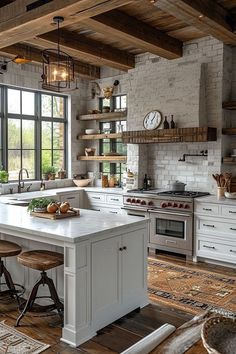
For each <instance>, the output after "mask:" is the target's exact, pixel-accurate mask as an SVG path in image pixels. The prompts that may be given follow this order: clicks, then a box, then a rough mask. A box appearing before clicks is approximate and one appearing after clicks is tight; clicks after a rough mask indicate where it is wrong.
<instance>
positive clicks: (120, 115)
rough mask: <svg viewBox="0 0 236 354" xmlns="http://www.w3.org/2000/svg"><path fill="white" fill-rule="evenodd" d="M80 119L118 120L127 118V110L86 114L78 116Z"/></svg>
mask: <svg viewBox="0 0 236 354" xmlns="http://www.w3.org/2000/svg"><path fill="white" fill-rule="evenodd" d="M77 119H78V120H83V121H85V120H86V121H94V120H104V121H116V120H126V119H127V111H126V110H125V111H119V112H108V113H93V114H84V115H81V116H78V118H77Z"/></svg>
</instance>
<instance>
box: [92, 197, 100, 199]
mask: <svg viewBox="0 0 236 354" xmlns="http://www.w3.org/2000/svg"><path fill="white" fill-rule="evenodd" d="M92 199H99V200H100V199H101V197H92Z"/></svg>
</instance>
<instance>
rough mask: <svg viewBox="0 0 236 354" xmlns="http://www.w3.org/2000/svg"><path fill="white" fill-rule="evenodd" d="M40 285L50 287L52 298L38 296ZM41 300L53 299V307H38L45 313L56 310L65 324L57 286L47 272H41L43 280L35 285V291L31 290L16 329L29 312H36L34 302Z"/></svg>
mask: <svg viewBox="0 0 236 354" xmlns="http://www.w3.org/2000/svg"><path fill="white" fill-rule="evenodd" d="M40 285H43V286H44V285H47V286H48V289H49V292H50V296H37V292H38V288H39V286H40ZM39 298H51V299H52V301H53V304H52V305H37V307H38V309H39V310H41V311H43V310H44V311H52V310H55V309H56V310H57V312H58V314H59V316H60V319H61V322H62V324H63V309H64V306H63V304H62V303H61V301H60V299H59V297H58V295H57V291H56V288H55V285H54V283H53V280H52V279H50V278H49V277H48V276H47V273H46V272H45V271H43V272H41V278H40V279H39V280H38V281H37V282H36V283H35V285H34V287H33V289H32V290H31V293H30V295H29V298H28V300H27V301H26V303H25V306H24V308H23V310H22V312H21V314H20V315H19V317H18V318H17V321H16V327H17V326H19V323H20V321H21V319H22V318H23V317H24V315H25V314H26V312H27V311H30V310H32V311H33V310H34V308H33V305H34V302H35V300H36V299H39ZM39 310H38V311H39ZM35 311H37V310H35Z"/></svg>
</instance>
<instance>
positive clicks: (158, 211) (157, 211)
mask: <svg viewBox="0 0 236 354" xmlns="http://www.w3.org/2000/svg"><path fill="white" fill-rule="evenodd" d="M148 211H149V212H150V213H155V214H165V215H174V216H175V215H176V216H184V217H191V216H192V214H181V213H171V212H169V211H160V210H156V209H148Z"/></svg>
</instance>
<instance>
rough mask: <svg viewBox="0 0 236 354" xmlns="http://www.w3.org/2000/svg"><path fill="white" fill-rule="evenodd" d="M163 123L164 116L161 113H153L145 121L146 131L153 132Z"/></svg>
mask: <svg viewBox="0 0 236 354" xmlns="http://www.w3.org/2000/svg"><path fill="white" fill-rule="evenodd" d="M161 122H162V114H161V112H159V111H151V112H149V113H148V114H146V116H145V117H144V119H143V126H144V128H145V129H148V130H153V129H156V128H158V127H159V126H160V124H161Z"/></svg>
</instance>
